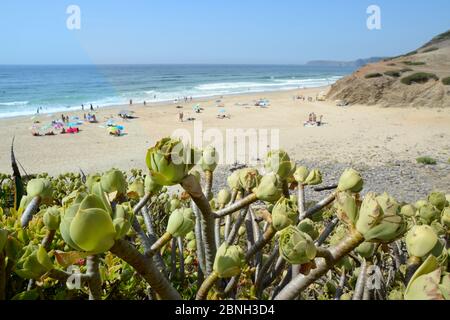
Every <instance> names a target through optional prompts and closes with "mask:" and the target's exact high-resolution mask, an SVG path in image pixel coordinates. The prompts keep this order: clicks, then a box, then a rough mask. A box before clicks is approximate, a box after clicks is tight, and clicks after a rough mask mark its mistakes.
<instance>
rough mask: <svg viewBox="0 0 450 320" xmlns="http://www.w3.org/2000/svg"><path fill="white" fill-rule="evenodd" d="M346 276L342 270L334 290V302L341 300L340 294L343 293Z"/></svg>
mask: <svg viewBox="0 0 450 320" xmlns="http://www.w3.org/2000/svg"><path fill="white" fill-rule="evenodd" d="M346 278H347V275H346V273H345V270H342V273H341V277H340V278H339V285H338V287H337V288H336V294H335V295H334V300H341V296H342V293H343V292H344V286H345V280H346Z"/></svg>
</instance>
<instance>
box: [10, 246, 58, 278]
mask: <svg viewBox="0 0 450 320" xmlns="http://www.w3.org/2000/svg"><path fill="white" fill-rule="evenodd" d="M52 269H53V263H52V261H51V260H50V257H49V256H48V254H47V251H45V249H44V247H43V246H41V245H39V246H35V245H29V246H27V247H26V248H25V251H24V253H23V255H22V256H21V257H20V259H19V260H18V262H17V266H16V270H15V273H16V274H17V275H19V276H20V277H22V278H24V279H36V280H37V279H39V278H41V277H42V276H43V275H44V274H45V273H47V272H48V271H50V270H52Z"/></svg>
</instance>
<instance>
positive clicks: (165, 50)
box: [0, 0, 450, 64]
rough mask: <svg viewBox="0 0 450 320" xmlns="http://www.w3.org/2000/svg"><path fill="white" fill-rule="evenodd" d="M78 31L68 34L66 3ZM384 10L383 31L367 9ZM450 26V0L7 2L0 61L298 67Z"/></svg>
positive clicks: (411, 44)
mask: <svg viewBox="0 0 450 320" xmlns="http://www.w3.org/2000/svg"><path fill="white" fill-rule="evenodd" d="M72 4H75V5H78V6H79V7H80V9H81V29H80V30H68V29H67V27H66V20H67V18H68V17H69V15H68V14H67V13H66V9H67V7H68V6H69V5H72ZM372 4H375V5H378V6H379V7H380V8H381V30H368V29H367V27H366V20H367V18H368V14H367V13H366V9H367V7H368V6H369V5H372ZM448 29H450V1H449V0H427V1H425V0H371V1H367V0H314V1H313V0H310V1H303V0H127V1H125V0H71V1H66V0H57V1H55V0H38V1H29V0H1V1H0V64H86V63H96V64H100V63H106V64H115V63H122V64H129V63H142V64H147V63H148V64H152V63H208V64H211V63H218V64H235V63H237V64H240V63H242V64H246V63H254V64H301V63H304V62H307V61H309V60H316V59H328V60H353V59H357V58H366V57H371V56H392V55H397V54H401V53H405V52H407V51H411V50H413V49H416V48H417V47H418V46H421V45H422V44H424V43H425V42H426V41H428V40H430V39H431V38H432V37H433V36H435V35H436V34H438V33H441V32H444V31H446V30H448Z"/></svg>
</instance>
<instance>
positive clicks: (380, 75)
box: [364, 73, 383, 79]
mask: <svg viewBox="0 0 450 320" xmlns="http://www.w3.org/2000/svg"><path fill="white" fill-rule="evenodd" d="M382 76H383V75H382V74H381V73H368V74H366V75H365V76H364V78H366V79H372V78H379V77H382Z"/></svg>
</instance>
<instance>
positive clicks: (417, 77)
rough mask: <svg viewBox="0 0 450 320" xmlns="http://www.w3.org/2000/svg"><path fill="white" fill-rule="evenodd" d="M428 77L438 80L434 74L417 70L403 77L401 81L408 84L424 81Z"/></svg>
mask: <svg viewBox="0 0 450 320" xmlns="http://www.w3.org/2000/svg"><path fill="white" fill-rule="evenodd" d="M430 79H434V80H439V78H438V77H437V76H436V75H435V74H432V73H426V72H418V73H414V74H412V75H410V76H407V77H404V78H403V79H402V80H401V81H402V83H403V84H406V85H410V84H411V83H426V82H428V80H430Z"/></svg>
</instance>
